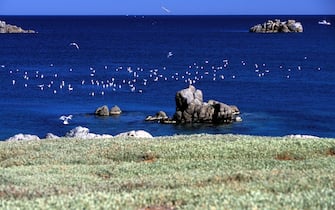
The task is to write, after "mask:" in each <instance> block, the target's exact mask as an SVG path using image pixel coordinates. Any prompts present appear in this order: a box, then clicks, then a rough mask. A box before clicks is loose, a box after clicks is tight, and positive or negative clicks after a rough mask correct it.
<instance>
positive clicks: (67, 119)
mask: <svg viewBox="0 0 335 210" xmlns="http://www.w3.org/2000/svg"><path fill="white" fill-rule="evenodd" d="M59 119H60V120H63V124H64V125H68V124H69V120H72V115H69V116H65V115H63V116H61V117H60V118H59Z"/></svg>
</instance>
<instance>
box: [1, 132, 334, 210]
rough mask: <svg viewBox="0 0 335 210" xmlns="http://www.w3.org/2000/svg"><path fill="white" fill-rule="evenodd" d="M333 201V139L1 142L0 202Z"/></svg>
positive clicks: (289, 204) (157, 205) (168, 205)
mask: <svg viewBox="0 0 335 210" xmlns="http://www.w3.org/2000/svg"><path fill="white" fill-rule="evenodd" d="M264 208H266V209H335V139H289V138H287V139H286V138H272V137H271V138H270V137H252V136H239V135H191V136H173V137H160V138H154V139H121V138H114V139H104V140H80V139H75V140H74V139H66V138H64V139H59V140H44V141H30V142H0V209H157V210H158V209H160V210H161V209H264Z"/></svg>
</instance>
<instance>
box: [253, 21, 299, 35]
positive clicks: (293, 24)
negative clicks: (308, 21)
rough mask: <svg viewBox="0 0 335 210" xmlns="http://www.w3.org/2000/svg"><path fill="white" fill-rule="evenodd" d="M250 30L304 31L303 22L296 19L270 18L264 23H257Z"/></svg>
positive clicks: (275, 31)
mask: <svg viewBox="0 0 335 210" xmlns="http://www.w3.org/2000/svg"><path fill="white" fill-rule="evenodd" d="M249 31H250V32H255V33H278V32H284V33H289V32H303V27H302V24H301V22H297V21H296V20H287V21H283V22H281V21H280V20H279V19H275V20H274V21H272V20H268V21H267V22H265V23H263V24H257V25H255V26H253V27H251V28H250V29H249Z"/></svg>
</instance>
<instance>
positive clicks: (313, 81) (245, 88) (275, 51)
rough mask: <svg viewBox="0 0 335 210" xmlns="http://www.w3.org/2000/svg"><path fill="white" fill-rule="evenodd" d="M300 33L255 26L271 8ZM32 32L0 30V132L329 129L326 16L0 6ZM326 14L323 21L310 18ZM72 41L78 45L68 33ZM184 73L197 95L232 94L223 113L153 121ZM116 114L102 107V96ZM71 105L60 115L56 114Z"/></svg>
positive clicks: (330, 61) (331, 31)
mask: <svg viewBox="0 0 335 210" xmlns="http://www.w3.org/2000/svg"><path fill="white" fill-rule="evenodd" d="M275 18H280V19H281V20H287V19H296V20H298V21H300V22H302V24H303V27H304V32H303V33H296V34H253V33H249V32H248V29H249V28H250V27H251V26H253V25H255V24H258V23H263V22H265V21H267V20H268V19H275ZM0 19H1V20H5V21H6V22H7V23H10V24H14V25H19V26H21V27H23V28H24V29H34V30H36V31H38V33H37V34H0V94H1V99H0V139H2V140H3V139H6V138H9V137H10V136H13V135H15V134H17V133H26V134H35V135H38V136H40V137H44V136H45V134H46V133H49V132H51V133H54V134H56V135H59V136H63V135H65V133H66V132H68V131H69V130H71V129H72V128H74V127H76V126H79V125H80V126H84V127H88V128H89V129H90V131H91V132H93V133H100V134H102V133H107V134H112V135H115V134H118V133H120V132H125V131H129V130H138V129H144V130H146V131H148V132H150V133H151V134H152V135H154V136H163V135H174V134H193V133H214V134H226V133H234V134H249V135H262V136H283V135H288V134H308V135H316V136H321V137H335V128H334V126H335V112H334V107H335V98H334V96H335V17H334V16H276V17H269V16H129V17H126V16H124V17H115V16H110V17H103V16H102V17H100V16H99V17H92V16H88V17H86V16H81V17H66V16H65V17H63V16H62V17H52V16H48V17H43V16H33V17H23V16H20V17H15V16H7V17H0ZM322 19H327V20H328V21H330V22H332V23H333V24H332V25H331V26H325V25H319V24H318V21H320V20H322ZM72 42H75V43H77V44H78V46H79V49H77V48H76V47H75V46H73V45H70V43H72ZM190 81H191V82H192V83H193V84H194V85H195V87H196V88H198V89H201V90H202V91H203V95H204V100H205V101H207V100H209V99H215V100H219V101H222V102H224V103H226V104H234V105H237V106H238V107H239V108H240V110H241V117H242V119H243V122H239V123H234V124H232V125H220V126H217V125H216V126H214V125H209V124H207V125H187V126H185V125H161V124H158V123H149V122H145V121H144V119H145V117H146V116H147V115H154V114H155V113H156V112H158V111H160V110H163V111H165V112H166V113H167V114H168V115H169V116H172V115H173V114H174V111H175V101H174V97H175V93H176V92H177V91H178V90H180V89H183V88H186V87H187V86H188V84H189V83H190ZM105 104H106V105H108V106H109V107H112V106H114V105H118V106H119V107H120V108H121V109H122V110H123V114H122V115H120V116H118V117H109V118H101V117H95V116H94V115H92V114H91V113H93V112H94V111H95V109H96V108H97V107H99V106H101V105H105ZM69 114H72V115H73V119H72V120H71V121H70V124H69V125H63V124H62V121H61V120H59V117H60V116H62V115H69Z"/></svg>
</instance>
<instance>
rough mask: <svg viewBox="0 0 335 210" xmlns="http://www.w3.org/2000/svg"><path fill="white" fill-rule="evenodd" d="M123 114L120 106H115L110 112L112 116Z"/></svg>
mask: <svg viewBox="0 0 335 210" xmlns="http://www.w3.org/2000/svg"><path fill="white" fill-rule="evenodd" d="M121 113H122V111H121V109H120V107H118V106H116V105H115V106H113V107H112V108H111V110H110V112H109V114H110V115H120V114H121Z"/></svg>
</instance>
